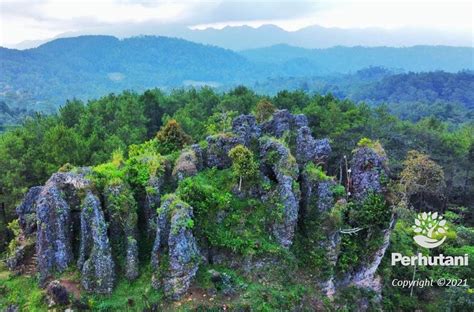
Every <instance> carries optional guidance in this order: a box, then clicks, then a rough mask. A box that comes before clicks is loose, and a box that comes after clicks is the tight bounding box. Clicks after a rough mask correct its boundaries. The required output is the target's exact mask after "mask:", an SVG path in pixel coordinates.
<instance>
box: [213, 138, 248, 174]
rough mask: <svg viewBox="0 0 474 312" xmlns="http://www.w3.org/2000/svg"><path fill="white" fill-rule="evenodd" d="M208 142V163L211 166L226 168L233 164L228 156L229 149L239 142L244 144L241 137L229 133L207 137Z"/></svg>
mask: <svg viewBox="0 0 474 312" xmlns="http://www.w3.org/2000/svg"><path fill="white" fill-rule="evenodd" d="M206 141H207V143H208V147H207V153H206V154H207V159H206V164H207V166H208V167H209V168H212V167H216V168H218V169H225V168H228V167H230V165H231V164H232V162H231V159H230V158H229V156H228V153H229V151H230V150H231V149H232V148H234V147H235V146H236V145H238V144H243V143H244V142H243V141H242V139H241V138H239V137H236V136H233V135H229V134H218V135H214V136H209V137H207V138H206Z"/></svg>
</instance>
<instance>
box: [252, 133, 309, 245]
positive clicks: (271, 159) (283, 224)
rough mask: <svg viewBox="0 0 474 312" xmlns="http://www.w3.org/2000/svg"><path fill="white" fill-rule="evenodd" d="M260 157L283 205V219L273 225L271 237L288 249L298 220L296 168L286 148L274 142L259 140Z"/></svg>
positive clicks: (298, 195)
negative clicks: (268, 170)
mask: <svg viewBox="0 0 474 312" xmlns="http://www.w3.org/2000/svg"><path fill="white" fill-rule="evenodd" d="M260 155H261V156H262V158H263V162H264V164H265V165H267V166H268V167H269V168H270V170H271V172H272V174H273V175H274V176H275V179H276V180H277V193H278V196H279V199H280V202H281V203H282V205H283V212H282V214H283V217H282V220H277V221H275V223H274V224H273V226H272V231H273V235H274V236H275V238H276V239H277V241H278V242H279V243H280V245H282V246H283V247H286V248H288V247H289V246H290V245H291V244H292V242H293V236H294V233H295V228H296V222H297V219H298V210H299V200H300V194H299V189H297V188H295V187H294V186H295V184H296V182H297V178H298V174H299V173H298V166H297V164H296V161H295V159H294V158H293V156H292V155H291V153H290V151H289V150H288V148H286V147H285V146H284V145H283V144H281V143H280V142H278V141H276V140H271V139H261V140H260ZM275 209H278V207H275Z"/></svg>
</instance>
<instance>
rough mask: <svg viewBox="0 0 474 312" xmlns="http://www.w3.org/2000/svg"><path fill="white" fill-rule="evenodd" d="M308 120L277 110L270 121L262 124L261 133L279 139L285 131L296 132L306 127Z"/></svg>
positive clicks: (302, 116) (301, 116)
mask: <svg viewBox="0 0 474 312" xmlns="http://www.w3.org/2000/svg"><path fill="white" fill-rule="evenodd" d="M307 125H308V119H307V118H306V116H305V115H292V114H291V113H290V112H289V111H288V110H286V109H282V110H277V111H276V112H275V113H274V114H273V117H272V119H270V120H269V121H267V122H265V123H263V124H262V132H263V133H265V134H268V135H271V136H275V137H277V138H280V137H282V136H283V134H284V133H285V132H287V131H290V130H293V131H296V130H298V129H299V128H302V127H306V126H307Z"/></svg>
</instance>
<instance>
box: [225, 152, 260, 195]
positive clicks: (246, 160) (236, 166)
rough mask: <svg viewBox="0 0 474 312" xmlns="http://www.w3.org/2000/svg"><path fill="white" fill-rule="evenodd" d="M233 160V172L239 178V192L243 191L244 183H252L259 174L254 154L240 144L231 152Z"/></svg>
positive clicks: (230, 155)
mask: <svg viewBox="0 0 474 312" xmlns="http://www.w3.org/2000/svg"><path fill="white" fill-rule="evenodd" d="M229 157H230V158H231V159H232V172H233V173H234V175H235V176H236V177H238V178H239V192H240V191H241V190H242V181H243V180H244V179H245V180H248V181H251V180H252V179H253V178H255V176H256V174H257V164H256V163H255V161H254V159H253V153H252V151H251V150H249V149H248V148H246V147H245V146H243V145H241V144H239V145H237V146H235V147H234V148H232V149H231V150H230V151H229Z"/></svg>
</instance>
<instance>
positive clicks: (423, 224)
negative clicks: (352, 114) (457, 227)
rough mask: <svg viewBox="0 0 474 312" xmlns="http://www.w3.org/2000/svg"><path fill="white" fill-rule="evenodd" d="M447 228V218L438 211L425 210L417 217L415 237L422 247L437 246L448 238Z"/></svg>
mask: <svg viewBox="0 0 474 312" xmlns="http://www.w3.org/2000/svg"><path fill="white" fill-rule="evenodd" d="M447 229H448V227H447V226H446V220H443V217H442V216H441V215H438V213H437V212H435V213H433V214H432V213H431V211H430V212H428V213H426V212H423V213H420V214H418V216H417V218H415V225H414V226H413V230H414V231H415V234H417V235H415V236H414V237H413V239H414V240H415V242H416V243H417V244H418V245H420V246H421V247H424V248H436V247H438V246H440V245H441V244H442V243H444V241H445V240H446V231H447Z"/></svg>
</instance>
